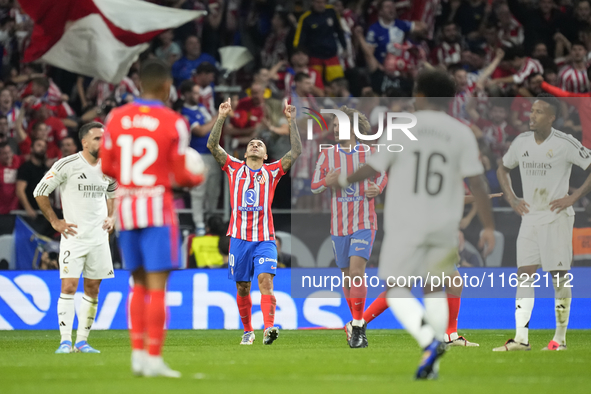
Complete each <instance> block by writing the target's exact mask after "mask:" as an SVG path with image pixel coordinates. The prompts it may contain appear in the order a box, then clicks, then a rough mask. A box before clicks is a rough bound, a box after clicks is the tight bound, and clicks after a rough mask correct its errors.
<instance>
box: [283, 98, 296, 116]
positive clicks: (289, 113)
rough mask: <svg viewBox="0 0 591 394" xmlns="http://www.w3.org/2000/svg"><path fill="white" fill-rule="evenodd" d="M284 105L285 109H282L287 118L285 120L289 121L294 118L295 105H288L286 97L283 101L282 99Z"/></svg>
mask: <svg viewBox="0 0 591 394" xmlns="http://www.w3.org/2000/svg"><path fill="white" fill-rule="evenodd" d="M284 107H285V109H284V110H283V113H284V114H285V117H286V118H287V120H288V121H291V120H292V119H295V117H296V107H295V106H294V105H289V103H288V102H287V99H285V101H284Z"/></svg>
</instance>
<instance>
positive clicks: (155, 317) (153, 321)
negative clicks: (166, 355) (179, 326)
mask: <svg viewBox="0 0 591 394" xmlns="http://www.w3.org/2000/svg"><path fill="white" fill-rule="evenodd" d="M149 293H150V302H149V303H148V308H147V310H148V313H147V317H146V321H147V323H148V353H149V354H150V356H159V355H160V354H161V353H162V345H163V344H164V322H165V321H166V305H165V303H164V295H165V293H164V290H150V291H149Z"/></svg>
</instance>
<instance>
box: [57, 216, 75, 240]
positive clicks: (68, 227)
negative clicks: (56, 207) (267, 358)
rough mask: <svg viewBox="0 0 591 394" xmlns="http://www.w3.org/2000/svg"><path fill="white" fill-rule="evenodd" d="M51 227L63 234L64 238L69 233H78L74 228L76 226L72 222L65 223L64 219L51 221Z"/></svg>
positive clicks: (72, 234)
mask: <svg viewBox="0 0 591 394" xmlns="http://www.w3.org/2000/svg"><path fill="white" fill-rule="evenodd" d="M51 227H53V229H54V230H55V231H57V232H58V233H60V234H61V235H63V236H64V238H65V239H68V236H70V235H71V236H72V237H73V236H74V235H76V234H78V233H77V232H76V230H75V229H76V228H77V227H78V226H76V225H75V224H72V223H66V221H65V220H63V219H62V220H56V221H54V222H53V223H51Z"/></svg>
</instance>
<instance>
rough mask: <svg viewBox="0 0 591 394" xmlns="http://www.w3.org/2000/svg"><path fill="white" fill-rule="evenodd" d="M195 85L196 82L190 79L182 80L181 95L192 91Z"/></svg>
mask: <svg viewBox="0 0 591 394" xmlns="http://www.w3.org/2000/svg"><path fill="white" fill-rule="evenodd" d="M193 87H195V82H193V81H192V80H190V79H187V80H185V81H183V82H181V84H180V86H179V92H180V93H181V96H182V95H184V94H185V93H190V92H191V91H192V90H193Z"/></svg>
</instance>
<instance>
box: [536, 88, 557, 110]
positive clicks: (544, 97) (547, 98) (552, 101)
mask: <svg viewBox="0 0 591 394" xmlns="http://www.w3.org/2000/svg"><path fill="white" fill-rule="evenodd" d="M537 100H539V101H543V102H545V103H547V104H548V105H550V107H552V109H553V111H554V115H556V114H557V113H558V108H559V107H560V101H559V100H558V99H557V98H556V96H553V95H551V94H550V93H540V94H538V95H537V96H536V101H537Z"/></svg>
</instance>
